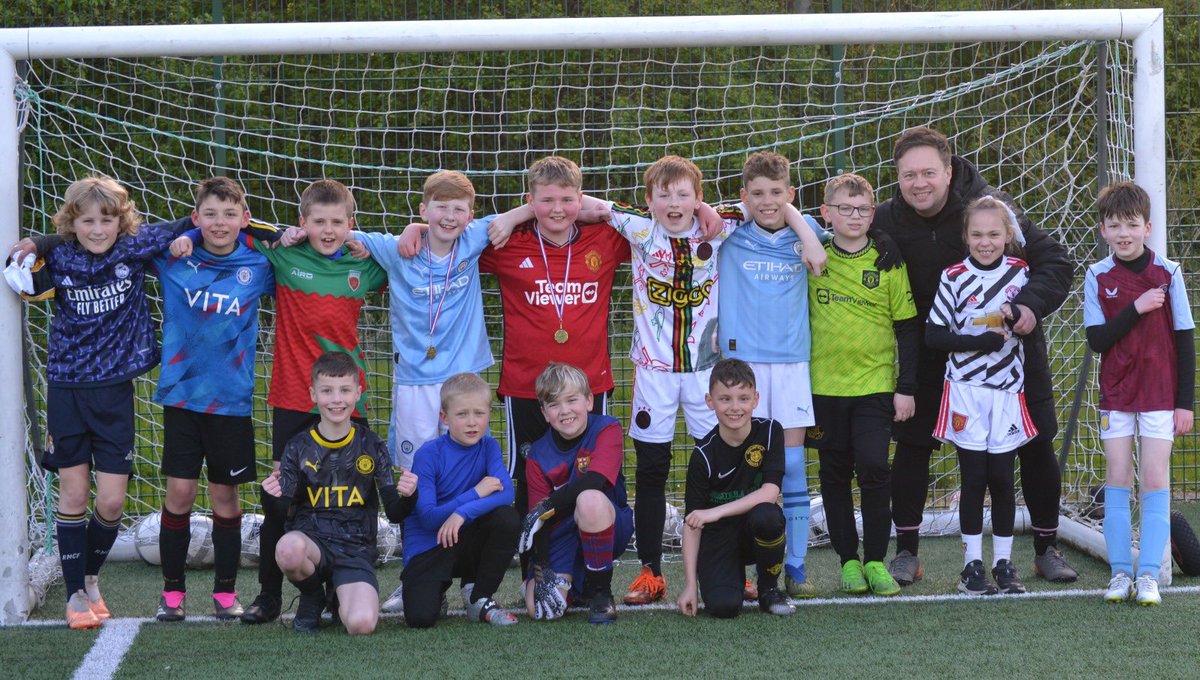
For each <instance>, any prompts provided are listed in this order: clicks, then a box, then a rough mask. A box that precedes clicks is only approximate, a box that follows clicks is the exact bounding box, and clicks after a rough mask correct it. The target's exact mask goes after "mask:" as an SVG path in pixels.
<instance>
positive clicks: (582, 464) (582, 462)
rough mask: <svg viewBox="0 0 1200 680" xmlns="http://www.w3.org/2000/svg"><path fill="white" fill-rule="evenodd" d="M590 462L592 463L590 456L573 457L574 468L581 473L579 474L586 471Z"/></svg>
mask: <svg viewBox="0 0 1200 680" xmlns="http://www.w3.org/2000/svg"><path fill="white" fill-rule="evenodd" d="M591 464H592V457H591V456H580V457H579V458H576V459H575V469H576V470H578V471H579V474H581V475H582V474H583V473H585V472H587V470H588V467H589V466H590V465H591Z"/></svg>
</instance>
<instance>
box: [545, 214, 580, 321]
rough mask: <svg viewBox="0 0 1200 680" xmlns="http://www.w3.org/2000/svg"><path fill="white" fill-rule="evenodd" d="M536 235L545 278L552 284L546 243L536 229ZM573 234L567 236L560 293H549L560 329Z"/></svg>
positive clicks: (564, 308)
mask: <svg viewBox="0 0 1200 680" xmlns="http://www.w3.org/2000/svg"><path fill="white" fill-rule="evenodd" d="M572 229H574V227H572ZM537 235H538V247H539V248H541V250H542V266H544V267H545V268H546V280H547V281H549V282H550V283H551V284H552V285H553V283H554V280H553V279H552V278H551V274H550V260H548V259H547V258H546V245H545V243H543V242H542V232H541V231H540V230H538V233H537ZM573 236H574V234H571V235H570V236H568V237H567V270H566V271H565V272H563V282H562V293H560V294H559V295H557V296H555V294H554V293H553V292H551V293H550V300H551V301H552V302H553V303H554V313H555V314H557V315H558V327H559V328H560V329H561V328H562V327H563V312H564V311H565V310H566V306H567V280H568V279H570V278H571V246H572V241H573V238H572V237H573Z"/></svg>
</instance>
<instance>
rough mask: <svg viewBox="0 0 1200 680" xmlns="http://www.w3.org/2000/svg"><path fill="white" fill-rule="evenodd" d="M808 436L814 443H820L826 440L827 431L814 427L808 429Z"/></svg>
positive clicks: (818, 426)
mask: <svg viewBox="0 0 1200 680" xmlns="http://www.w3.org/2000/svg"><path fill="white" fill-rule="evenodd" d="M806 435H807V437H808V438H809V439H811V440H813V441H820V440H822V439H824V438H825V430H822V429H821V426H820V425H813V426H812V427H810V428H808V432H807V433H806Z"/></svg>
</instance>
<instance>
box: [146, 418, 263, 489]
mask: <svg viewBox="0 0 1200 680" xmlns="http://www.w3.org/2000/svg"><path fill="white" fill-rule="evenodd" d="M254 454H255V451H254V421H253V420H252V419H251V418H250V416H223V415H217V414H215V413H200V412H199V411H189V410H187V409H182V408H176V407H174V406H163V453H162V465H161V470H162V473H163V474H164V475H165V476H167V477H174V478H176V479H200V469H201V468H202V467H203V466H204V462H205V461H206V460H207V461H208V481H210V482H212V483H214V484H231V485H232V484H245V483H246V482H253V481H254V480H255V479H257V478H258V473H257V470H256V469H255V461H254V458H255V455H254Z"/></svg>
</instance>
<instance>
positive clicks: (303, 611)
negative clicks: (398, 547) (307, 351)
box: [263, 352, 417, 635]
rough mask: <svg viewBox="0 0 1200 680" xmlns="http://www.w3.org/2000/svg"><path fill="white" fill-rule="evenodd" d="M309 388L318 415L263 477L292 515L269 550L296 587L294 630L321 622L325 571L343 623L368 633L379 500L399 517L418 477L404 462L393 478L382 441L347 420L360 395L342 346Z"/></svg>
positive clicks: (374, 594)
mask: <svg viewBox="0 0 1200 680" xmlns="http://www.w3.org/2000/svg"><path fill="white" fill-rule="evenodd" d="M310 390H311V396H312V400H313V401H314V402H316V404H317V409H318V410H319V411H320V414H321V418H320V420H319V421H318V422H317V424H316V425H314V426H313V427H311V428H309V429H308V430H306V431H304V432H301V433H300V434H298V435H296V436H295V437H293V438H292V439H291V440H289V441H288V443H287V447H286V448H285V449H284V452H283V459H282V461H281V463H280V467H279V470H278V471H276V472H273V473H271V475H270V476H269V477H267V478H266V479H265V480H263V490H264V491H266V492H267V493H268V494H270V495H272V496H275V497H277V498H279V499H280V500H281V502H282V504H283V505H287V506H289V511H290V513H289V514H291V519H290V520H288V524H287V529H288V532H287V533H286V534H284V536H283V538H281V539H280V540H279V544H278V545H277V546H276V548H275V559H276V561H277V562H278V563H279V568H280V569H281V570H282V571H283V574H284V576H286V577H287V578H288V580H290V581H291V582H292V584H293V585H295V586H296V588H297V589H299V591H300V603H299V605H298V606H297V607H296V618H295V620H294V621H293V622H292V629H293V630H295V631H296V632H298V633H315V632H317V631H319V630H320V626H321V612H322V611H323V610H324V609H325V587H324V583H325V581H327V580H328V581H330V582H331V583H332V585H333V586H334V588H335V589H336V592H337V600H338V603H339V604H338V608H337V613H338V616H339V617H340V618H341V621H342V623H343V624H344V625H345V626H346V632H347V633H349V634H351V635H366V634H369V633H371V632H372V631H374V630H375V624H376V623H377V622H378V621H379V584H378V582H377V581H376V579H375V559H376V558H377V557H378V553H377V551H376V547H375V536H376V532H377V531H378V526H379V522H378V518H377V515H378V512H379V506H380V504H381V501H382V505H383V508H384V512H385V513H387V517H388V519H389V520H390V521H392V522H401V521H403V520H404V518H405V517H406V516H407V515H408V514H409V512H411V510H412V506H413V501H414V498H413V492H414V491H415V490H416V488H417V478H416V476H415V475H414V474H412V473H411V472H408V471H404V472H402V473H401V474H400V481H399V483H396V482H395V481H394V479H393V477H392V463H391V456H390V455H389V454H388V450H387V446H386V445H385V444H384V443H383V441H382V440H380V439H379V437H378V436H376V435H375V434H374V433H373V432H371V431H370V430H367V429H365V428H363V427H362V426H360V425H358V424H357V423H354V422H353V421H351V419H350V416H351V415H352V414H353V413H354V405H355V404H357V403H358V400H359V397H360V396H362V384H361V381H360V376H359V368H358V366H357V364H355V362H354V358H353V357H351V356H350V355H349V354H346V353H345V352H326V353H325V354H322V355H321V356H320V357H318V358H317V361H316V362H315V363H314V364H313V368H312V387H311V388H310Z"/></svg>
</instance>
